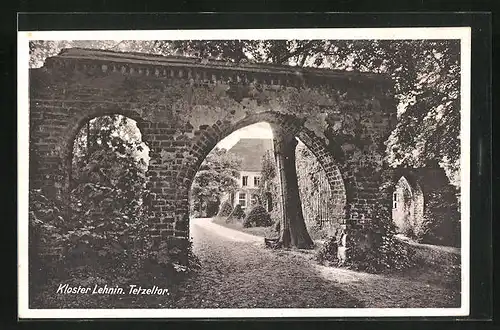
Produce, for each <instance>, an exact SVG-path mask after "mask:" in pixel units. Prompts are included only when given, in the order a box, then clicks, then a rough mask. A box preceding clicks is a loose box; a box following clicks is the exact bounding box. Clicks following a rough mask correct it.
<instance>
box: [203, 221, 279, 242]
mask: <svg viewBox="0 0 500 330" xmlns="http://www.w3.org/2000/svg"><path fill="white" fill-rule="evenodd" d="M213 222H214V223H216V224H218V225H221V226H223V227H226V228H229V229H234V230H238V231H241V232H244V233H247V234H250V235H255V236H259V237H266V238H274V237H276V233H275V232H274V227H273V226H269V227H249V228H245V227H243V222H240V221H234V222H226V218H222V217H215V218H213Z"/></svg>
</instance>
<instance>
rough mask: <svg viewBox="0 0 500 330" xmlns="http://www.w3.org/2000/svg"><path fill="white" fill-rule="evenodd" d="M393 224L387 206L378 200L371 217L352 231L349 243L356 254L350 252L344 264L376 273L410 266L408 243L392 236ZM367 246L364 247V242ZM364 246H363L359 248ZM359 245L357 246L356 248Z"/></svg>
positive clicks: (410, 253)
mask: <svg viewBox="0 0 500 330" xmlns="http://www.w3.org/2000/svg"><path fill="white" fill-rule="evenodd" d="M395 233H396V227H395V225H394V222H393V221H392V217H391V213H390V211H389V205H388V204H387V203H380V204H379V205H378V207H377V208H375V209H374V211H373V214H372V219H371V220H370V222H369V223H365V224H364V226H363V228H362V229H359V230H357V231H356V232H355V233H354V234H352V236H354V237H352V236H351V238H348V239H350V244H352V246H356V247H357V249H355V251H357V254H353V255H351V256H350V257H349V258H350V259H349V260H348V261H347V264H348V265H349V266H350V267H352V268H354V269H356V270H362V271H367V272H373V273H379V272H384V271H390V270H402V269H405V268H409V267H411V266H413V265H414V263H415V260H414V255H413V254H414V251H413V249H411V248H410V247H409V246H408V244H406V243H404V242H401V241H400V240H398V239H397V238H396V237H395ZM366 241H368V242H369V245H368V246H366V245H365V242H366ZM365 246H366V247H367V248H363V247H365ZM360 247H361V248H360Z"/></svg>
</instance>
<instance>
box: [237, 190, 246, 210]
mask: <svg viewBox="0 0 500 330" xmlns="http://www.w3.org/2000/svg"><path fill="white" fill-rule="evenodd" d="M238 204H240V206H241V208H245V207H246V206H247V194H245V193H239V195H238Z"/></svg>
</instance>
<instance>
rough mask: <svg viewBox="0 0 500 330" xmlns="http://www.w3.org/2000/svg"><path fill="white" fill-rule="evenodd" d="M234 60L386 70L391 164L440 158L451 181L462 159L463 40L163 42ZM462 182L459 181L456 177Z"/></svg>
mask: <svg viewBox="0 0 500 330" xmlns="http://www.w3.org/2000/svg"><path fill="white" fill-rule="evenodd" d="M167 45H168V49H169V50H170V51H174V52H176V53H179V54H184V55H196V56H203V57H213V58H217V59H221V60H226V61H231V62H244V61H252V62H258V63H274V64H288V65H297V66H305V67H309V66H310V67H325V68H332V69H343V70H358V71H362V72H375V73H383V74H387V75H389V76H390V77H392V79H393V80H394V83H395V93H396V97H397V98H398V100H399V107H398V119H399V120H398V124H397V126H396V128H395V130H394V131H393V132H392V134H391V136H390V138H389V140H388V143H387V151H388V161H389V162H390V164H392V165H393V166H398V165H404V166H422V165H424V164H425V163H427V162H429V161H430V162H432V161H439V162H442V164H443V167H444V168H445V170H447V172H448V175H449V176H450V178H451V179H452V180H456V179H457V174H458V170H459V158H460V94H459V91H460V43H459V41H457V40H229V41H228V40H224V41H210V42H207V41H200V40H182V41H157V42H156V47H157V48H158V49H160V48H162V47H164V48H165V49H167ZM455 183H457V182H455Z"/></svg>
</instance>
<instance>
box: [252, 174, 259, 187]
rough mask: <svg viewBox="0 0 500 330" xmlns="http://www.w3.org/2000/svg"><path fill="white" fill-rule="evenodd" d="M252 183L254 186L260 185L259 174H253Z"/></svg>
mask: <svg viewBox="0 0 500 330" xmlns="http://www.w3.org/2000/svg"><path fill="white" fill-rule="evenodd" d="M253 185H254V186H255V187H258V186H259V185H260V176H254V177H253Z"/></svg>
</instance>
